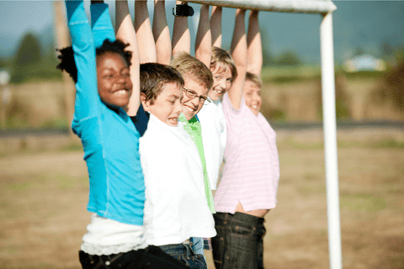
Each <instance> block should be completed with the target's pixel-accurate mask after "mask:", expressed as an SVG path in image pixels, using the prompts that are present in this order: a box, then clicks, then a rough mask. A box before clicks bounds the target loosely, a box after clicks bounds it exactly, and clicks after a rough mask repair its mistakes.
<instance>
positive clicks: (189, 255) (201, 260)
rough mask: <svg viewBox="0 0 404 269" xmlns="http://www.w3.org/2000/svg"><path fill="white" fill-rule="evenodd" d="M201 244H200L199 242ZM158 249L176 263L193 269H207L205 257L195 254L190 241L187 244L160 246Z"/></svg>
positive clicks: (193, 246)
mask: <svg viewBox="0 0 404 269" xmlns="http://www.w3.org/2000/svg"><path fill="white" fill-rule="evenodd" d="M199 243H201V242H199ZM160 248H161V249H162V250H163V251H164V252H165V253H167V254H169V255H171V257H174V258H175V259H177V260H178V261H180V262H182V263H183V264H186V265H187V266H189V268H193V269H207V268H208V265H207V264H206V261H205V257H204V256H203V255H201V254H196V252H195V250H196V249H195V245H194V244H193V242H192V240H190V242H189V244H174V245H165V246H160Z"/></svg>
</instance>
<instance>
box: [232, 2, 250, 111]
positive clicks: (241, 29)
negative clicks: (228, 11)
mask: <svg viewBox="0 0 404 269" xmlns="http://www.w3.org/2000/svg"><path fill="white" fill-rule="evenodd" d="M244 18H245V10H244V9H237V11H236V23H235V26H234V32H233V39H232V41H231V49H230V53H231V55H232V57H233V60H234V63H235V64H236V68H237V73H238V75H237V77H236V79H235V80H234V81H233V84H232V85H231V88H230V89H229V92H228V94H229V99H230V101H231V104H232V105H233V107H234V108H235V109H237V110H238V109H239V108H240V104H241V99H242V96H243V87H244V80H245V74H246V68H247V40H246V35H245V19H244Z"/></svg>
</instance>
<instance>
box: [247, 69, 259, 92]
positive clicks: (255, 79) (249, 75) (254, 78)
mask: <svg viewBox="0 0 404 269" xmlns="http://www.w3.org/2000/svg"><path fill="white" fill-rule="evenodd" d="M245 81H246V82H247V81H251V82H252V83H254V84H255V85H257V87H258V88H261V87H262V80H261V78H260V77H259V76H257V75H256V74H253V73H250V72H247V73H246V74H245Z"/></svg>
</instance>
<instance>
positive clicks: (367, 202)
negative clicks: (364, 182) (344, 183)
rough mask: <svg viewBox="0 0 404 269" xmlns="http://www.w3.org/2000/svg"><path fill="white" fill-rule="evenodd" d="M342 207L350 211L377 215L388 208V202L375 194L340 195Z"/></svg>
mask: <svg viewBox="0 0 404 269" xmlns="http://www.w3.org/2000/svg"><path fill="white" fill-rule="evenodd" d="M340 205H341V208H342V209H347V210H349V211H365V212H370V213H376V212H377V211H380V210H382V209H384V208H386V206H387V202H386V201H385V200H384V199H383V198H382V197H377V196H375V195H373V194H361V193H358V194H342V195H340Z"/></svg>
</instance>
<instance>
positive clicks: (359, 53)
mask: <svg viewBox="0 0 404 269" xmlns="http://www.w3.org/2000/svg"><path fill="white" fill-rule="evenodd" d="M362 54H365V50H364V49H363V48H362V47H357V48H356V49H355V52H354V55H355V56H359V55H362Z"/></svg>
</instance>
